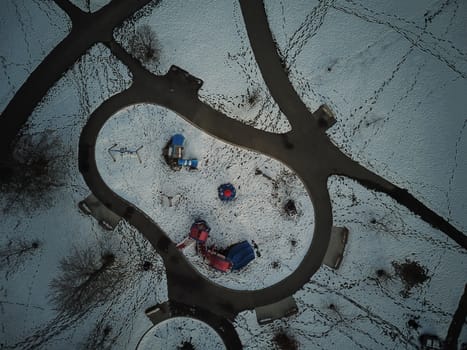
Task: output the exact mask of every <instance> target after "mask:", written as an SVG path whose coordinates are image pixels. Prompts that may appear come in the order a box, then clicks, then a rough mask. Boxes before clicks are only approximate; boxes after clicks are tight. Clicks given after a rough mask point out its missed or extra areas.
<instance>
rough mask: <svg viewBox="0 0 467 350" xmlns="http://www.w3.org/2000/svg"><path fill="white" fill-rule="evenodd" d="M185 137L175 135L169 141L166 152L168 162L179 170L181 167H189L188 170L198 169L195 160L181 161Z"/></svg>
mask: <svg viewBox="0 0 467 350" xmlns="http://www.w3.org/2000/svg"><path fill="white" fill-rule="evenodd" d="M184 143H185V137H184V136H183V135H182V134H175V135H173V136H172V138H171V140H170V146H169V148H168V150H167V157H168V159H169V160H168V162H170V164H171V165H173V167H174V168H175V170H179V169H180V168H181V167H184V166H186V167H189V168H190V169H197V168H198V160H197V159H183V150H184Z"/></svg>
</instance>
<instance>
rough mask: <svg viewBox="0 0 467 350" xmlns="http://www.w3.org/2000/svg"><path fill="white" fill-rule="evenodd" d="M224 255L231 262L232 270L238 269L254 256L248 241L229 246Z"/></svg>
mask: <svg viewBox="0 0 467 350" xmlns="http://www.w3.org/2000/svg"><path fill="white" fill-rule="evenodd" d="M225 257H226V259H227V260H229V261H231V262H232V270H240V269H241V268H242V267H245V266H246V265H247V264H248V263H249V262H250V261H252V260H253V259H254V258H255V252H254V250H253V247H252V246H251V244H250V243H248V241H243V242H240V243H237V244H235V245H233V246H232V247H230V249H229V251H228V253H227V255H226V256H225Z"/></svg>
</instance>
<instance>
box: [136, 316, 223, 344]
mask: <svg viewBox="0 0 467 350" xmlns="http://www.w3.org/2000/svg"><path fill="white" fill-rule="evenodd" d="M184 343H189V344H191V345H192V346H193V347H194V348H195V349H206V350H211V349H212V350H222V349H225V346H224V344H223V343H222V339H221V338H220V337H219V335H218V334H217V333H216V332H215V331H214V330H213V329H212V328H211V327H210V326H208V325H207V324H206V323H204V322H201V321H199V320H195V319H192V318H188V317H174V318H171V319H169V320H166V321H163V322H161V323H159V324H157V325H155V326H153V327H152V328H151V329H149V330H148V332H147V333H146V334H145V335H144V337H143V338H141V342H140V343H139V344H138V347H137V350H149V349H180V348H181V347H182V346H183V344H184Z"/></svg>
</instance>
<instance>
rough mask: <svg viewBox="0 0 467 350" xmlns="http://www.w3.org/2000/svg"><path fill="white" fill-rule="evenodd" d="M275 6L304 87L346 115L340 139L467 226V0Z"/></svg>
mask: <svg viewBox="0 0 467 350" xmlns="http://www.w3.org/2000/svg"><path fill="white" fill-rule="evenodd" d="M265 4H266V12H267V14H268V20H269V22H270V26H271V30H272V32H273V34H274V36H275V38H276V41H277V43H278V46H279V48H280V51H281V52H282V55H283V57H284V60H285V62H287V65H288V67H289V71H290V75H289V76H290V79H291V82H292V84H293V85H294V87H295V89H296V90H297V91H298V93H299V95H300V96H301V97H302V99H303V101H304V102H305V104H306V105H307V106H308V107H309V109H310V110H311V111H314V110H315V109H316V108H317V107H318V106H319V105H320V104H322V103H327V104H328V105H329V106H330V107H331V108H332V110H333V111H334V113H335V114H336V118H337V120H338V123H337V124H336V125H335V126H333V127H332V128H331V129H330V130H329V131H328V133H329V135H330V137H331V139H332V140H333V141H334V142H335V143H336V144H337V145H338V146H339V147H340V148H341V149H342V150H344V151H345V152H346V153H347V154H349V155H350V156H351V157H352V158H353V159H355V160H358V161H359V162H360V163H362V164H364V165H365V166H368V167H369V168H370V169H372V170H374V171H375V172H376V173H378V174H380V175H383V176H384V177H386V178H387V179H389V180H391V181H393V182H394V183H396V184H398V185H400V186H402V187H405V188H408V189H409V190H410V192H412V193H413V194H415V196H416V197H417V198H419V199H420V200H422V201H423V202H424V203H426V204H427V205H428V206H429V207H430V208H432V209H434V210H435V211H436V212H438V213H439V214H440V215H442V216H443V217H446V218H448V219H449V221H450V222H452V223H453V224H454V225H455V226H457V227H458V228H459V229H460V230H461V231H463V232H466V231H467V216H466V215H465V213H466V212H467V205H466V202H465V198H466V197H467V186H466V181H465V178H466V173H467V152H466V150H467V135H466V128H467V116H466V113H465V111H466V110H467V100H466V99H465V93H466V91H467V79H466V78H467V41H466V40H465V35H466V33H467V3H466V2H464V1H454V2H452V3H449V4H447V3H446V2H432V1H430V2H427V1H415V2H410V3H408V2H407V1H403V0H401V1H391V2H385V1H372V2H371V3H367V2H363V1H355V0H346V1H344V0H342V1H307V2H305V1H303V2H301V1H294V2H293V5H292V4H290V3H289V2H286V1H280V0H275V1H266V2H265ZM439 10H440V11H439ZM425 20H426V22H425Z"/></svg>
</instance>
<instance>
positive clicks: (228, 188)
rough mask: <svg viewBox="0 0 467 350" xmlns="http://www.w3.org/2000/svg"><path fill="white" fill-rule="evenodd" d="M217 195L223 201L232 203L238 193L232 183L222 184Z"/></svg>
mask: <svg viewBox="0 0 467 350" xmlns="http://www.w3.org/2000/svg"><path fill="white" fill-rule="evenodd" d="M217 193H218V195H219V199H220V200H221V201H231V200H234V199H235V196H236V194H237V191H236V190H235V187H234V185H232V184H231V183H226V184H222V185H220V186H219V187H218V189H217Z"/></svg>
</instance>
